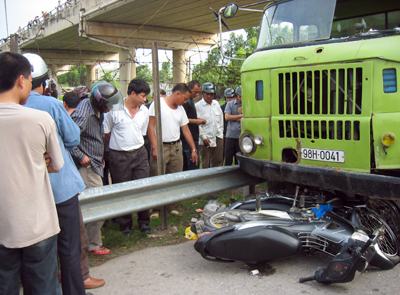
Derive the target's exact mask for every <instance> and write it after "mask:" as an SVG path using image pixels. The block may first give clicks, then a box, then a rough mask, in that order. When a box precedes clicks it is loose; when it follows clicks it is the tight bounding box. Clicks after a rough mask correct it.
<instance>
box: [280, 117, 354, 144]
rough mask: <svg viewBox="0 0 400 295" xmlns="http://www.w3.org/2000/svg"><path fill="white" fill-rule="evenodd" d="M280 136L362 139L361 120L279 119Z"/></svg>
mask: <svg viewBox="0 0 400 295" xmlns="http://www.w3.org/2000/svg"><path fill="white" fill-rule="evenodd" d="M279 137H280V138H309V139H333V140H335V139H336V140H355V141H358V140H360V121H350V120H345V121H333V120H279Z"/></svg>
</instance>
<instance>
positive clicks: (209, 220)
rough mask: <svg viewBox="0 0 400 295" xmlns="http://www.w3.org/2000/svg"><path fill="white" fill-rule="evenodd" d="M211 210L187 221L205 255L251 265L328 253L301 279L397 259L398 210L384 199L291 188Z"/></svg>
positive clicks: (348, 275)
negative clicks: (349, 198) (324, 262)
mask: <svg viewBox="0 0 400 295" xmlns="http://www.w3.org/2000/svg"><path fill="white" fill-rule="evenodd" d="M211 205H213V204H211ZM209 207H210V206H209ZM211 207H212V206H211ZM214 207H215V206H214ZM212 211H213V210H209V208H207V206H206V207H205V210H204V214H203V218H202V220H200V221H198V222H196V223H195V224H193V226H192V227H193V230H194V231H196V232H197V234H198V235H199V236H200V237H199V239H198V240H197V241H196V243H195V249H196V250H197V251H198V252H199V253H200V254H201V255H202V256H203V257H204V258H205V259H209V260H215V261H242V262H245V263H246V264H249V265H257V264H261V263H265V262H267V261H271V260H274V259H278V258H283V257H288V256H291V255H295V254H298V253H299V252H300V251H307V252H312V251H320V252H323V253H325V254H327V255H330V256H332V257H333V259H332V261H331V263H330V264H329V265H328V267H326V268H324V269H320V270H318V271H317V272H316V274H315V275H314V276H312V277H309V278H305V279H303V280H301V282H303V281H307V280H311V279H316V280H317V281H319V282H322V283H336V282H347V281H350V280H352V279H353V277H354V273H355V271H356V270H359V271H361V270H364V269H365V268H366V267H367V266H368V265H371V266H374V267H378V268H380V269H391V268H393V267H394V266H395V265H396V264H397V263H398V262H399V261H400V257H399V240H398V237H399V226H400V222H399V218H400V214H399V210H398V208H397V206H396V205H395V204H394V203H391V202H390V201H370V202H369V203H366V204H363V203H361V204H359V203H355V204H354V203H350V202H346V203H344V202H343V201H342V200H341V199H339V198H334V197H332V198H329V197H326V196H323V195H315V196H309V195H307V196H304V195H301V194H299V193H298V192H296V195H295V196H293V197H287V196H281V195H274V196H266V197H263V198H260V197H258V198H256V199H255V200H249V201H245V202H239V203H235V204H233V205H231V206H230V207H228V208H223V209H218V210H216V211H214V212H212Z"/></svg>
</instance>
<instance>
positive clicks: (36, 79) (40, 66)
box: [23, 53, 49, 89]
mask: <svg viewBox="0 0 400 295" xmlns="http://www.w3.org/2000/svg"><path fill="white" fill-rule="evenodd" d="M23 56H25V57H26V58H27V59H28V61H29V63H30V64H31V67H32V89H35V88H37V87H39V86H40V85H42V86H43V87H46V80H47V79H49V69H48V67H47V65H46V63H45V61H44V60H43V58H42V57H41V56H39V55H37V54H35V53H24V54H23Z"/></svg>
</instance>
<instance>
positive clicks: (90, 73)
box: [86, 65, 97, 88]
mask: <svg viewBox="0 0 400 295" xmlns="http://www.w3.org/2000/svg"><path fill="white" fill-rule="evenodd" d="M86 73H87V77H86V86H87V87H88V88H90V86H92V84H93V83H94V82H95V81H96V80H97V77H96V67H95V65H87V66H86Z"/></svg>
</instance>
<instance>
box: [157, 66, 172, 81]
mask: <svg viewBox="0 0 400 295" xmlns="http://www.w3.org/2000/svg"><path fill="white" fill-rule="evenodd" d="M171 82H172V66H171V63H170V62H169V61H166V62H163V63H162V64H161V70H160V83H166V84H168V83H171Z"/></svg>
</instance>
